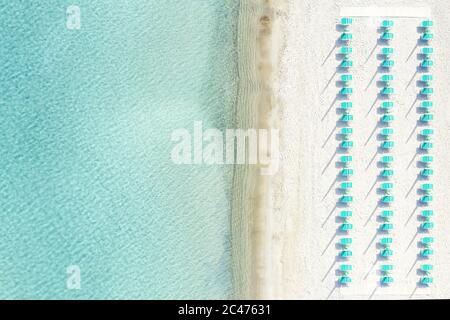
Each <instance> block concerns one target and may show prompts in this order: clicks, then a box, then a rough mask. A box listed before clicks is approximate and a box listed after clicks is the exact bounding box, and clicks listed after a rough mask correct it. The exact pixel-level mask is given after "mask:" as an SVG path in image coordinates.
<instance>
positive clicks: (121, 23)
mask: <svg viewBox="0 0 450 320" xmlns="http://www.w3.org/2000/svg"><path fill="white" fill-rule="evenodd" d="M72 4H75V5H77V6H79V8H80V21H81V28H80V29H79V30H69V29H68V28H67V27H66V8H67V7H68V6H69V5H72ZM238 6H239V2H238V0H229V1H226V0H225V1H217V0H191V1H180V0H164V1H161V0H115V1H110V0H96V1H88V0H77V1H63V0H46V1H21V0H16V1H6V0H0V39H1V45H0V66H1V72H0V298H2V299H4V298H9V299H15V298H25V299H32V298H37V299H45V298H64V299H79V298H85V299H102V298H107V299H122V298H130V299H141V298H142V299H143V298H149V299H172V298H179V299H182V298H192V299H212V298H217V299H219V298H228V297H230V296H231V294H232V292H231V291H232V282H231V270H230V268H231V261H230V258H231V257H230V192H231V171H230V167H226V166H186V165H181V166H177V165H175V164H173V163H172V161H171V160H170V151H171V149H172V147H173V142H171V140H170V135H171V132H172V131H173V130H174V129H177V128H187V129H189V130H193V124H194V121H197V120H200V121H203V124H204V126H205V127H217V128H225V127H229V126H230V124H231V122H232V110H233V106H234V102H235V99H236V93H237V75H236V70H237V66H236V44H235V41H236V28H237V14H238ZM71 265H75V266H78V267H79V268H80V272H81V273H80V276H81V277H80V284H81V288H80V289H79V290H77V289H75V290H73V289H72V290H69V289H68V288H67V287H66V281H67V279H68V276H69V275H68V274H67V273H66V268H67V267H68V266H71Z"/></svg>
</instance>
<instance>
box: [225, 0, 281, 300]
mask: <svg viewBox="0 0 450 320" xmlns="http://www.w3.org/2000/svg"><path fill="white" fill-rule="evenodd" d="M283 5H284V0H251V1H242V2H241V4H240V12H239V32H238V34H239V35H238V37H239V38H238V50H239V78H240V85H239V98H238V103H237V106H236V110H235V115H236V119H235V125H236V127H237V128H259V129H270V128H277V126H278V123H277V122H278V121H277V120H278V115H277V103H276V98H275V97H274V75H275V72H276V70H277V64H278V59H279V48H280V46H279V43H280V41H279V40H280V34H279V27H278V23H279V22H278V20H279V19H277V13H278V12H279V11H280V10H282V8H283ZM273 179H274V176H263V175H261V174H260V168H259V167H258V166H255V165H253V166H245V167H244V166H242V167H239V166H238V167H236V169H235V176H234V190H235V192H234V194H235V197H234V200H233V204H232V219H233V220H232V235H233V240H232V243H233V245H232V246H233V261H234V286H235V294H236V297H237V298H267V297H268V296H270V295H271V291H272V288H271V286H272V285H273V282H272V281H269V278H270V275H271V273H272V272H271V268H272V264H271V261H270V258H271V252H270V241H271V235H270V229H271V225H270V224H271V219H269V216H270V212H271V208H272V204H271V202H272V197H271V192H270V190H271V187H272V183H273Z"/></svg>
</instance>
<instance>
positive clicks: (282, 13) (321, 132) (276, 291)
mask: <svg viewBox="0 0 450 320" xmlns="http://www.w3.org/2000/svg"><path fill="white" fill-rule="evenodd" d="M369 5H371V6H380V7H389V6H391V7H402V6H406V7H420V6H422V7H423V6H429V7H430V8H431V10H432V17H431V18H432V19H433V21H434V22H435V26H434V27H433V32H434V33H435V40H434V41H433V42H432V43H431V45H432V46H433V47H434V48H435V51H436V54H435V55H434V56H433V60H434V61H435V67H433V68H432V69H431V73H432V74H433V76H434V83H433V87H434V90H435V92H436V93H435V94H434V95H433V96H432V100H433V101H434V104H435V108H434V115H435V121H434V122H433V124H432V127H433V128H434V129H435V131H436V133H435V137H434V139H433V142H434V145H435V146H434V150H433V151H432V155H434V157H435V163H434V164H433V166H432V168H433V169H434V172H435V175H434V176H433V177H432V178H431V179H430V182H431V183H433V184H434V189H435V190H434V193H433V198H434V199H433V203H432V205H430V206H429V208H430V209H433V210H434V212H435V218H433V221H434V223H435V228H434V230H432V231H431V232H430V233H429V235H430V236H433V237H434V238H435V244H434V245H433V249H434V251H435V254H434V256H433V257H432V258H431V259H429V263H432V264H434V268H435V269H434V270H433V272H432V276H433V278H434V283H433V284H432V285H431V286H429V287H428V288H426V287H421V286H418V285H417V283H418V281H419V280H420V273H419V268H420V265H421V264H423V263H424V261H420V260H419V261H417V257H418V254H419V252H420V247H419V245H418V242H419V240H420V238H421V237H423V235H422V234H418V233H417V231H418V227H419V225H420V222H421V221H420V219H419V215H420V211H421V210H422V208H420V207H419V208H417V207H416V204H417V200H418V198H419V194H418V188H419V186H420V184H422V183H423V182H421V181H418V182H417V181H416V178H417V175H418V173H419V171H420V168H419V166H418V164H417V162H418V160H419V157H420V155H417V154H416V150H417V148H418V146H419V144H420V139H419V137H418V133H419V132H420V130H421V129H422V127H420V126H416V124H417V120H418V118H419V112H418V110H417V107H418V102H415V99H416V94H417V92H418V90H419V88H418V86H417V84H416V81H417V80H418V79H419V77H420V73H417V74H415V72H416V67H417V65H418V64H419V60H418V57H417V53H418V52H419V50H420V49H419V48H417V47H416V43H417V39H418V37H419V33H418V31H417V27H418V26H419V25H420V23H421V21H422V20H423V18H395V17H394V18H392V19H393V20H394V21H395V26H394V28H393V30H392V32H394V34H395V38H394V40H393V41H392V43H391V46H392V47H393V48H394V50H395V54H394V55H393V57H392V59H393V60H395V62H396V65H395V67H394V68H393V70H392V72H391V73H392V74H393V75H394V76H395V80H394V82H393V87H394V88H395V90H396V93H395V95H393V98H392V100H393V101H394V102H395V103H396V108H395V110H394V112H393V114H394V115H395V121H394V122H393V124H392V125H391V127H392V128H393V129H394V130H395V131H394V132H395V133H394V136H393V140H394V141H395V146H394V148H393V151H392V155H393V156H394V157H395V161H394V164H393V166H392V168H393V169H394V170H395V176H394V178H393V179H392V182H393V183H394V185H395V189H394V192H393V195H394V196H395V201H394V203H393V205H392V210H394V212H395V216H394V218H393V220H392V223H393V224H394V231H393V232H392V233H391V235H390V236H391V237H392V238H393V245H392V250H393V251H394V255H393V257H392V259H390V260H389V262H386V263H391V264H393V265H394V271H393V273H392V276H393V278H394V283H393V284H391V285H390V286H387V287H380V285H379V279H380V273H379V270H380V266H381V264H383V262H382V261H380V259H377V255H378V253H379V249H380V248H379V247H378V246H377V243H379V240H380V238H381V236H380V234H378V233H377V228H378V226H379V224H380V221H379V219H378V216H379V214H380V212H381V210H383V208H381V207H379V206H378V205H377V203H378V201H379V199H380V196H381V195H380V193H379V191H378V190H377V189H378V188H379V184H380V182H379V181H377V175H378V174H379V172H380V170H381V169H380V167H379V166H378V161H379V158H380V157H381V154H380V153H377V148H378V146H379V144H380V142H381V141H380V140H379V137H378V134H379V128H377V121H378V119H379V117H380V111H379V110H378V108H379V106H380V104H381V101H380V100H376V98H377V93H378V92H379V91H380V87H378V86H377V81H378V80H379V77H380V73H376V72H377V67H378V65H379V64H380V62H381V61H380V60H379V59H378V58H379V57H378V56H377V54H378V53H379V50H380V46H377V47H376V44H377V38H378V37H379V36H380V34H379V33H377V29H378V28H379V26H380V23H381V20H383V17H357V18H354V22H353V26H352V27H351V29H350V30H351V32H352V33H353V37H354V41H353V42H352V46H353V50H354V53H353V54H352V59H353V60H354V68H353V69H352V70H351V73H352V74H353V77H354V80H353V83H352V87H353V88H354V92H355V93H354V95H353V96H352V98H351V101H353V112H352V113H353V114H354V119H355V120H354V121H353V123H352V127H353V128H354V134H353V138H352V140H353V141H354V143H355V147H354V148H353V150H352V151H351V154H352V155H353V166H352V168H353V169H354V171H355V175H354V177H353V178H352V179H351V180H352V181H353V192H352V195H353V197H354V202H353V204H352V205H351V206H350V207H349V209H351V210H352V211H353V217H352V219H351V223H353V226H354V228H353V230H352V231H351V232H350V233H349V236H350V237H352V238H353V244H352V245H351V250H352V251H353V256H352V257H351V258H350V259H349V260H348V262H346V263H349V264H352V265H353V271H352V272H351V274H350V276H351V278H352V283H351V284H350V285H348V286H347V287H341V286H339V285H337V280H338V277H339V272H338V268H339V266H340V265H341V264H342V262H340V261H337V255H338V253H339V250H340V249H339V245H338V241H339V239H340V238H342V236H341V235H339V234H336V230H337V228H338V227H339V225H340V223H341V221H340V220H339V219H338V218H337V217H338V214H339V211H340V210H342V209H341V208H338V207H336V203H337V200H338V199H339V197H340V194H339V193H338V192H337V188H338V184H339V182H336V177H337V175H338V172H339V170H340V168H339V165H338V163H337V162H338V160H339V156H340V155H341V154H340V153H337V152H336V151H337V147H338V144H339V142H340V141H339V137H338V136H337V135H336V134H337V130H338V127H339V126H338V127H336V125H337V121H338V119H339V117H340V113H339V112H338V109H337V106H338V103H339V101H335V98H336V94H337V92H338V90H339V87H338V86H337V83H336V81H338V80H339V79H338V77H339V73H336V70H337V69H336V68H337V66H338V64H339V62H340V61H339V60H338V59H337V56H336V54H337V53H338V51H337V50H338V48H336V47H335V43H336V40H337V39H338V37H339V35H340V31H339V30H337V28H336V24H337V22H338V20H339V18H340V10H341V9H342V8H343V7H350V6H362V7H364V6H369ZM242 6H243V8H241V12H242V14H243V15H242V18H241V24H240V33H241V37H243V38H241V39H240V41H239V43H240V46H241V47H240V48H239V49H240V51H241V54H242V61H241V62H240V72H241V81H242V85H241V92H240V102H239V104H238V109H237V110H236V115H237V121H236V122H237V125H238V126H239V125H241V126H248V127H251V126H255V125H258V126H260V127H278V128H280V130H281V142H280V148H281V161H282V163H281V167H280V170H279V172H278V173H277V175H275V176H272V177H261V176H259V171H258V170H257V169H256V168H247V170H237V171H236V179H235V180H236V187H237V188H238V189H239V190H245V192H244V191H241V192H237V193H236V194H237V196H236V199H235V201H234V204H233V248H234V249H233V250H234V252H233V254H234V257H235V259H234V261H235V263H236V266H235V270H237V271H236V272H235V286H236V294H237V297H238V298H261V299H370V298H372V299H394V298H402V299H408V298H450V272H449V271H448V270H449V266H450V233H449V232H448V230H450V221H449V219H446V214H447V212H446V209H447V206H448V204H449V200H448V199H450V170H449V167H448V163H449V160H450V159H449V158H450V152H449V150H450V139H449V138H448V137H449V133H450V114H449V111H448V110H447V106H446V103H445V102H446V101H447V100H448V92H449V91H448V90H447V88H448V87H449V84H450V77H449V71H450V64H449V61H448V59H446V58H447V57H448V54H447V53H448V51H447V50H449V49H450V48H449V43H450V33H449V28H448V19H447V18H448V17H449V14H450V5H449V4H448V2H447V1H438V0H435V1H431V0H430V1H406V0H398V1H381V0H380V1H370V0H364V1H363V0H360V1H357V0H354V1H343V0H338V1H327V0H318V1H317V0H316V1H312V0H304V1H297V0H286V1H275V0H273V1H264V0H261V1H258V0H253V1H247V2H245V4H243V5H242ZM249 12H251V14H249ZM244 14H247V15H246V16H244ZM261 16H267V17H269V18H270V19H269V20H270V26H272V27H274V28H271V29H270V30H271V32H269V31H268V30H269V29H267V28H268V27H267V25H265V26H266V27H267V28H266V29H265V28H264V24H263V27H260V29H259V28H258V27H255V26H261V24H260V23H261V21H260V17H261ZM248 17H251V19H248ZM255 28H256V29H255ZM243 30H246V32H242V31H243ZM261 37H262V38H263V39H266V41H264V40H263V41H262V42H261V39H262V38H261ZM264 37H267V38H264ZM245 43H248V45H246V46H245V45H244V44H245ZM243 46H244V47H243ZM261 50H262V51H263V52H265V54H262V55H261V52H262V51H261ZM268 52H270V54H269V53H268ZM411 53H412V54H411ZM245 59H247V60H245ZM246 68H248V69H246ZM243 76H245V77H246V78H242V77H243ZM372 79H373V80H372ZM243 90H246V92H245V91H243ZM427 263H428V262H427Z"/></svg>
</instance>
